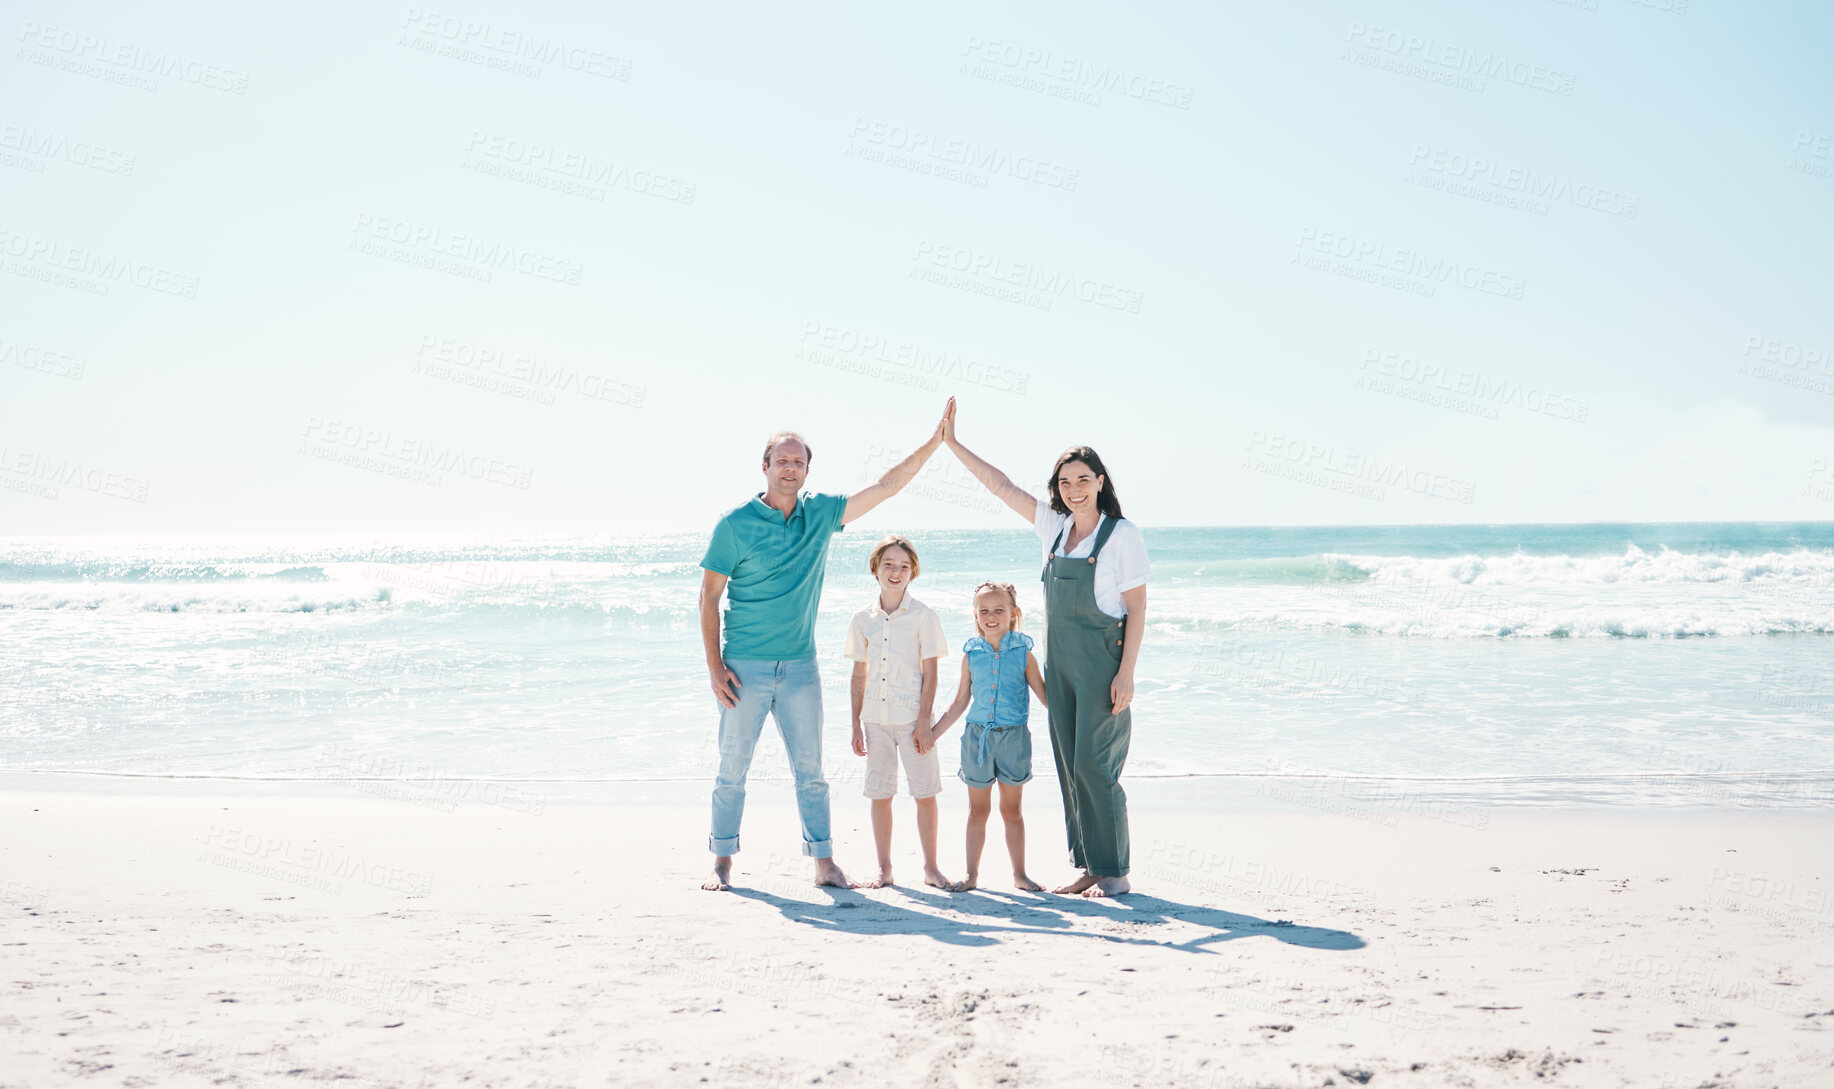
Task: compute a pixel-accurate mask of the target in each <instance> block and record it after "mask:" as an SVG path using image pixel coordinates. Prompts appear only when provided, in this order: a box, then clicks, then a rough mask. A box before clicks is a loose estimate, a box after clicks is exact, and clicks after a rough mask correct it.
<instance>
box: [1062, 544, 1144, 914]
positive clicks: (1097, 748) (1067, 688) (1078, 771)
mask: <svg viewBox="0 0 1834 1089" xmlns="http://www.w3.org/2000/svg"><path fill="white" fill-rule="evenodd" d="M1114 524H1115V520H1114V519H1113V518H1108V519H1106V520H1104V521H1103V522H1102V528H1101V529H1099V530H1097V531H1096V534H1095V547H1094V548H1092V549H1090V550H1089V555H1088V556H1086V557H1084V556H1078V557H1076V558H1074V559H1071V558H1070V557H1068V556H1059V555H1058V554H1057V548H1058V545H1060V544H1062V543H1063V537H1064V535H1063V533H1059V534H1058V535H1057V540H1055V541H1053V542H1051V554H1050V558H1049V559H1047V560H1046V561H1045V562H1044V572H1043V574H1042V575H1041V576H1040V578H1042V579H1043V581H1044V613H1045V660H1044V690H1045V693H1046V694H1047V695H1048V696H1049V697H1050V717H1051V753H1052V755H1053V756H1055V757H1056V759H1057V781H1058V783H1059V785H1060V786H1061V787H1062V789H1063V820H1064V826H1065V828H1066V829H1067V830H1068V831H1069V833H1070V858H1071V860H1072V861H1073V862H1074V863H1075V864H1076V865H1077V866H1079V867H1081V868H1083V869H1085V870H1088V871H1089V873H1090V874H1092V875H1094V876H1096V877H1125V876H1126V875H1127V868H1128V849H1127V794H1126V793H1125V792H1124V791H1123V790H1122V789H1121V784H1120V781H1119V780H1120V776H1121V768H1122V766H1123V765H1125V764H1126V763H1127V745H1128V742H1130V741H1131V740H1132V739H1133V713H1132V710H1131V709H1129V710H1126V711H1122V712H1121V713H1120V714H1118V715H1117V714H1115V713H1114V700H1113V698H1112V691H1111V688H1110V686H1111V685H1113V683H1114V678H1115V674H1117V673H1119V672H1120V671H1121V644H1122V641H1123V639H1124V638H1125V637H1126V632H1127V621H1126V620H1124V619H1122V620H1117V619H1115V618H1114V617H1112V616H1109V615H1108V614H1107V613H1105V612H1103V611H1102V610H1101V609H1099V608H1097V607H1096V604H1095V560H1096V557H1098V556H1100V555H1101V554H1102V546H1103V545H1105V544H1107V543H1108V535H1109V534H1110V533H1112V532H1113V531H1114ZM1064 532H1068V529H1067V527H1066V529H1065V531H1064Z"/></svg>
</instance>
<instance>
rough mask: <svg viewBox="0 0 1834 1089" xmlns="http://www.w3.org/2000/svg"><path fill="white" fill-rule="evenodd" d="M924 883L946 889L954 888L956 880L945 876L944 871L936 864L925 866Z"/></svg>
mask: <svg viewBox="0 0 1834 1089" xmlns="http://www.w3.org/2000/svg"><path fill="white" fill-rule="evenodd" d="M923 883H924V884H926V885H930V886H933V887H935V888H939V889H944V890H948V889H953V888H954V887H955V882H953V881H951V880H949V879H948V878H946V877H944V876H943V875H942V871H941V870H939V869H937V868H936V867H934V866H925V867H924V868H923Z"/></svg>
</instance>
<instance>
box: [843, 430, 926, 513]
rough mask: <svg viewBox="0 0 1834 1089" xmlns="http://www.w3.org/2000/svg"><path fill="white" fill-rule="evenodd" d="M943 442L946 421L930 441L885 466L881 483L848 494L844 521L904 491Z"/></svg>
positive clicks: (880, 479)
mask: <svg viewBox="0 0 1834 1089" xmlns="http://www.w3.org/2000/svg"><path fill="white" fill-rule="evenodd" d="M941 445H942V424H940V423H939V424H937V425H936V431H935V433H934V434H932V435H931V436H930V437H929V440H928V441H926V442H925V443H924V444H923V445H922V446H919V447H918V448H917V449H915V450H913V451H911V456H910V457H907V458H905V459H904V460H903V461H900V462H899V463H898V464H896V465H894V466H892V467H891V468H889V469H887V470H885V475H884V476H882V477H880V478H879V482H878V483H877V484H868V485H866V486H865V487H864V488H861V489H860V490H859V491H857V492H854V493H853V494H852V495H850V496H848V497H847V509H846V510H845V511H842V512H841V524H842V525H846V524H847V523H848V522H851V521H853V520H854V519H856V518H860V517H864V516H865V514H866V512H867V511H870V510H872V509H873V508H874V507H876V506H878V505H879V504H880V503H883V502H885V501H886V500H887V499H890V498H891V497H892V496H894V495H897V494H898V493H899V492H900V491H903V490H904V486H905V485H906V484H909V483H910V482H911V481H912V480H913V479H915V478H916V476H917V470H919V469H921V468H923V463H924V462H926V461H928V460H930V455H931V454H934V453H935V452H936V448H937V447H939V446H941Z"/></svg>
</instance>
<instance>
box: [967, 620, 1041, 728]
mask: <svg viewBox="0 0 1834 1089" xmlns="http://www.w3.org/2000/svg"><path fill="white" fill-rule="evenodd" d="M1031 649H1032V637H1031V636H1029V635H1026V634H1024V633H1023V632H1016V631H1009V632H1007V633H1006V634H1005V635H1004V636H1002V637H1001V639H1000V649H999V651H998V652H997V653H996V652H995V651H994V649H993V647H992V645H990V644H989V643H988V642H987V640H985V639H982V638H981V637H980V636H978V635H977V636H975V637H973V638H972V639H969V640H968V641H967V642H966V643H963V644H962V654H963V655H965V656H966V657H967V659H968V679H969V681H970V683H971V685H972V688H971V691H972V692H973V693H974V703H973V704H972V705H971V706H970V707H969V708H968V721H969V722H972V723H975V724H977V725H980V726H992V727H995V728H999V727H1003V726H1023V725H1025V723H1026V720H1027V719H1028V718H1030V717H1031V713H1032V694H1031V692H1030V690H1029V689H1028V688H1027V687H1026V684H1025V655H1026V653H1027V652H1028V651H1030V650H1031Z"/></svg>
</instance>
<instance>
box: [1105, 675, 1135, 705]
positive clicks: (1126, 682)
mask: <svg viewBox="0 0 1834 1089" xmlns="http://www.w3.org/2000/svg"><path fill="white" fill-rule="evenodd" d="M1108 698H1109V699H1111V700H1113V701H1114V713H1115V714H1117V715H1118V714H1120V713H1121V712H1122V711H1125V710H1127V708H1128V705H1130V704H1132V703H1133V701H1134V679H1133V676H1132V675H1131V674H1129V673H1126V672H1121V673H1116V674H1115V675H1114V683H1113V684H1111V685H1109V686H1108Z"/></svg>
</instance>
